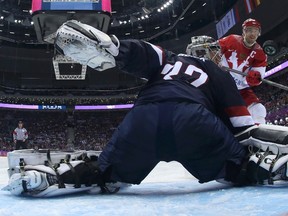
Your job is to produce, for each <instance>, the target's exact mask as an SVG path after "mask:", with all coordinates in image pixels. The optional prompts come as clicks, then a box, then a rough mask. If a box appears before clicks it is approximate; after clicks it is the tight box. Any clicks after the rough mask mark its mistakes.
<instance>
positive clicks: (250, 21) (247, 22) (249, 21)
mask: <svg viewBox="0 0 288 216" xmlns="http://www.w3.org/2000/svg"><path fill="white" fill-rule="evenodd" d="M249 26H253V27H257V28H259V30H261V24H260V23H259V22H258V21H257V20H255V19H251V18H249V19H247V20H245V21H244V22H243V24H242V28H243V29H244V28H246V27H249Z"/></svg>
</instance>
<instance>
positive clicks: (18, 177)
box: [6, 170, 48, 195]
mask: <svg viewBox="0 0 288 216" xmlns="http://www.w3.org/2000/svg"><path fill="white" fill-rule="evenodd" d="M47 186H48V182H47V180H46V177H45V174H44V173H41V172H38V171H35V170H31V171H25V174H24V175H23V174H21V173H14V174H13V175H12V176H11V177H10V179H9V183H8V186H7V188H6V190H8V191H10V192H11V193H12V194H14V195H20V194H22V193H23V192H31V191H34V190H43V189H45V188H47Z"/></svg>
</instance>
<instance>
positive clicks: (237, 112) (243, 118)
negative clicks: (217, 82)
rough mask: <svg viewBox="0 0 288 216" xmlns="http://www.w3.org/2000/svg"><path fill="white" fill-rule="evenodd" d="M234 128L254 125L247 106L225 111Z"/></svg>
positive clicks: (230, 108)
mask: <svg viewBox="0 0 288 216" xmlns="http://www.w3.org/2000/svg"><path fill="white" fill-rule="evenodd" d="M225 112H226V113H227V115H228V116H229V118H230V122H231V123H232V125H233V127H243V126H248V125H254V121H253V119H252V117H251V115H250V113H249V111H248V110H247V108H246V106H233V107H228V108H226V109H225Z"/></svg>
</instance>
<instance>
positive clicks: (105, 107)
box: [75, 104, 134, 110]
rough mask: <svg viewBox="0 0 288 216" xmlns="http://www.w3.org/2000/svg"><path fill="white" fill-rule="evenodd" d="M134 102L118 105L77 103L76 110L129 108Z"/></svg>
mask: <svg viewBox="0 0 288 216" xmlns="http://www.w3.org/2000/svg"><path fill="white" fill-rule="evenodd" d="M133 106H134V104H118V105H95V106H92V105H76V106H75V110H113V109H129V108H132V107H133Z"/></svg>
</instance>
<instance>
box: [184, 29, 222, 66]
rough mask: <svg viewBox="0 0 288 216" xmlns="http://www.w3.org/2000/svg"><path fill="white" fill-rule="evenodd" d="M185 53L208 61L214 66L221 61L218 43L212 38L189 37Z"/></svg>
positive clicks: (203, 36) (204, 36)
mask: <svg viewBox="0 0 288 216" xmlns="http://www.w3.org/2000/svg"><path fill="white" fill-rule="evenodd" d="M186 53H187V54H188V55H192V56H196V57H199V58H205V59H210V60H212V61H214V62H215V63H216V64H218V63H219V62H220V59H221V55H220V53H221V52H220V46H219V44H218V42H217V41H216V40H215V39H214V38H212V37H209V36H206V35H202V36H194V37H191V43H190V44H188V46H187V48H186Z"/></svg>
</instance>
